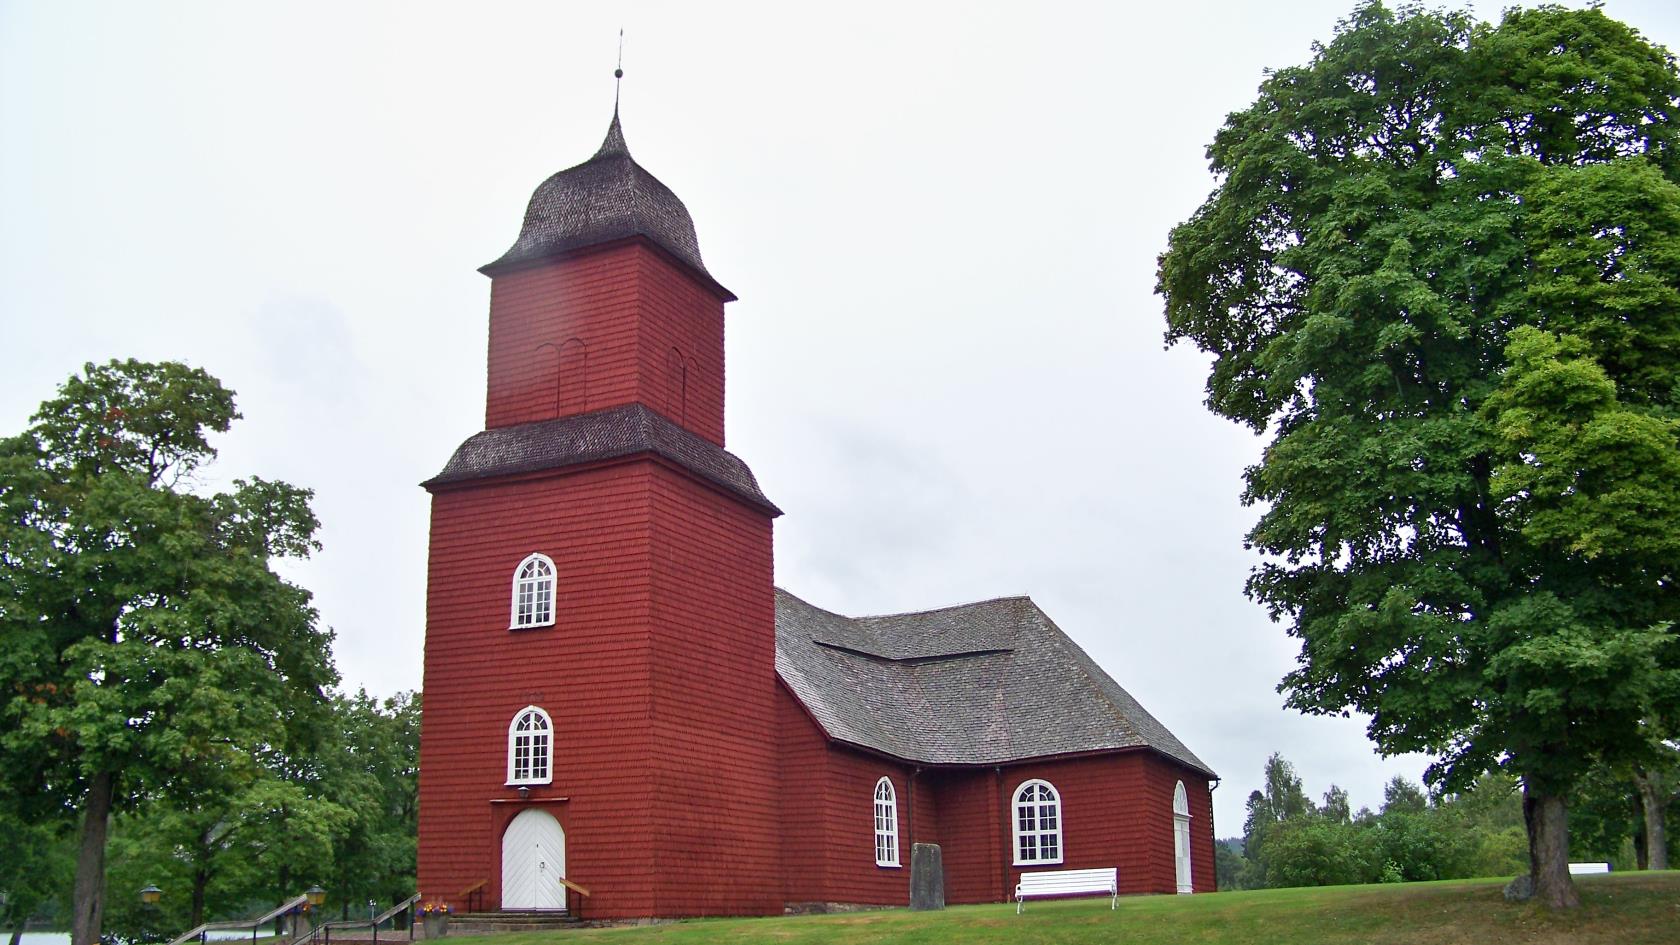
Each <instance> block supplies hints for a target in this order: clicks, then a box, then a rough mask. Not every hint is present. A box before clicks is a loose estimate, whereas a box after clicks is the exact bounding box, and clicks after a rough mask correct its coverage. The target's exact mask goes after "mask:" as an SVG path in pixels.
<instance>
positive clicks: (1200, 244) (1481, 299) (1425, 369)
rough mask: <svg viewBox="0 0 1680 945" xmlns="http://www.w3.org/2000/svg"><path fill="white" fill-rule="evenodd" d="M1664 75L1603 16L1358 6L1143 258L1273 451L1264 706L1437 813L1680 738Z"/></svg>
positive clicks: (1668, 102)
mask: <svg viewBox="0 0 1680 945" xmlns="http://www.w3.org/2000/svg"><path fill="white" fill-rule="evenodd" d="M1677 102H1680V74H1677V73H1676V70H1675V64H1674V60H1673V58H1672V57H1671V56H1670V55H1669V54H1668V53H1667V52H1666V51H1664V50H1662V49H1661V48H1659V47H1656V46H1653V45H1651V44H1650V43H1648V42H1646V41H1645V40H1644V39H1643V38H1642V37H1641V36H1639V34H1638V33H1637V32H1635V31H1634V30H1632V29H1630V28H1629V27H1627V26H1625V25H1623V24H1621V23H1618V22H1616V21H1614V20H1611V19H1610V18H1609V17H1607V16H1605V15H1604V14H1603V13H1602V11H1599V10H1597V9H1588V10H1565V9H1562V8H1558V7H1541V8H1538V9H1533V10H1512V11H1509V12H1507V13H1506V14H1505V16H1504V18H1503V19H1502V20H1501V21H1500V22H1499V23H1497V24H1483V23H1476V22H1474V21H1473V20H1472V19H1470V18H1469V17H1468V15H1465V14H1459V13H1441V12H1430V11H1425V10H1422V9H1420V8H1416V7H1403V8H1401V9H1399V10H1398V11H1396V10H1390V9H1388V8H1386V7H1384V6H1383V5H1381V4H1380V3H1376V2H1369V3H1365V4H1363V5H1361V6H1359V7H1358V8H1357V9H1356V10H1355V11H1354V13H1353V14H1352V15H1351V16H1350V17H1349V18H1348V19H1347V20H1345V21H1344V22H1342V23H1341V24H1340V25H1339V26H1338V29H1337V33H1336V36H1335V38H1334V39H1333V40H1332V41H1331V42H1329V43H1327V44H1325V45H1322V46H1315V48H1314V55H1313V58H1312V61H1311V62H1310V63H1308V64H1307V65H1305V66H1299V67H1290V68H1283V69H1279V70H1277V71H1275V72H1273V73H1272V74H1271V75H1270V76H1269V77H1268V78H1267V79H1266V80H1265V81H1264V82H1263V83H1262V85H1261V87H1260V94H1259V98H1258V100H1257V101H1256V102H1255V104H1254V105H1252V106H1251V107H1249V108H1247V109H1245V110H1243V111H1241V112H1237V113H1235V114H1232V115H1231V116H1229V118H1228V119H1227V121H1226V124H1225V126H1224V127H1223V128H1222V129H1220V131H1219V132H1218V133H1217V135H1216V136H1215V139H1214V142H1213V145H1212V146H1211V147H1210V149H1209V156H1210V159H1211V164H1212V169H1213V171H1214V172H1215V174H1216V175H1217V177H1218V185H1217V188H1216V189H1215V191H1214V192H1213V194H1212V195H1211V196H1210V197H1209V198H1208V200H1207V201H1206V202H1205V203H1204V204H1203V205H1202V206H1201V207H1200V209H1198V210H1197V211H1196V213H1195V214H1194V215H1193V216H1192V217H1191V218H1190V219H1189V220H1187V221H1186V222H1184V223H1183V224H1181V225H1179V226H1178V227H1176V228H1175V229H1174V230H1173V232H1172V235H1171V238H1170V244H1169V249H1168V251H1167V252H1166V253H1165V254H1164V255H1163V256H1162V258H1161V263H1160V276H1159V290H1160V292H1161V293H1162V294H1163V295H1164V296H1165V298H1166V304H1167V326H1168V327H1167V334H1166V337H1167V340H1168V341H1169V343H1170V342H1174V341H1179V340H1185V341H1189V342H1192V343H1194V344H1196V345H1197V346H1199V347H1200V348H1202V349H1203V350H1205V351H1208V352H1210V353H1211V354H1213V356H1214V362H1213V366H1212V370H1211V372H1210V375H1209V378H1208V388H1207V389H1208V401H1207V402H1208V405H1209V407H1210V408H1211V409H1213V410H1214V411H1216V412H1218V413H1220V414H1222V415H1224V416H1227V417H1230V418H1231V419H1233V420H1236V421H1239V422H1241V423H1244V424H1247V425H1248V426H1250V427H1251V428H1253V429H1254V430H1255V431H1256V432H1259V433H1266V434H1269V435H1270V437H1271V441H1270V444H1269V445H1268V447H1267V448H1266V450H1265V453H1264V456H1263V458H1262V460H1261V461H1260V462H1259V463H1258V464H1256V465H1255V466H1253V467H1251V468H1250V469H1249V470H1248V471H1247V473H1246V481H1247V488H1246V490H1245V493H1244V498H1245V500H1246V501H1248V502H1250V503H1253V504H1256V505H1260V506H1262V507H1263V510H1264V511H1263V512H1262V514H1261V516H1260V519H1259V521H1258V523H1257V524H1256V525H1255V527H1254V529H1253V530H1252V531H1251V532H1250V533H1249V536H1248V541H1249V543H1250V545H1251V546H1252V547H1254V548H1255V549H1257V550H1258V551H1259V552H1261V553H1262V554H1263V555H1264V561H1263V563H1262V564H1261V565H1260V566H1259V567H1258V568H1257V569H1256V570H1255V572H1254V574H1253V575H1252V577H1251V579H1250V581H1249V584H1248V591H1249V594H1250V595H1251V596H1252V597H1254V598H1255V599H1256V600H1257V601H1259V602H1261V603H1262V604H1264V605H1265V606H1266V607H1267V608H1268V609H1269V611H1270V613H1271V614H1272V616H1273V617H1274V619H1277V620H1280V621H1283V622H1285V623H1286V624H1287V626H1288V628H1289V632H1290V633H1291V634H1292V635H1294V636H1296V637H1297V638H1299V639H1300V641H1301V653H1300V657H1299V662H1298V666H1297V668H1296V669H1295V670H1294V671H1293V672H1291V673H1290V674H1289V675H1288V676H1287V677H1286V678H1285V679H1284V682H1283V685H1282V689H1283V691H1284V692H1285V693H1286V694H1287V699H1288V704H1289V705H1291V706H1293V707H1295V708H1298V709H1301V710H1304V711H1308V712H1320V713H1341V712H1345V711H1347V710H1349V709H1353V710H1358V711H1361V712H1365V713H1368V714H1369V715H1370V716H1371V722H1370V726H1369V733H1370V735H1371V737H1372V738H1373V740H1374V741H1375V742H1376V744H1377V745H1378V747H1379V748H1380V749H1381V750H1382V751H1384V752H1390V753H1398V752H1408V751H1420V752H1428V753H1431V754H1433V755H1434V756H1435V757H1436V759H1437V761H1436V763H1435V764H1434V765H1433V766H1432V768H1431V770H1430V773H1429V775H1430V777H1431V779H1433V780H1434V781H1436V782H1438V783H1439V784H1440V785H1442V786H1443V787H1445V788H1447V789H1449V790H1457V789H1461V788H1463V787H1465V786H1467V785H1469V784H1470V783H1472V782H1473V781H1474V780H1475V779H1476V778H1477V777H1478V776H1479V775H1481V774H1482V773H1483V772H1485V771H1489V770H1494V769H1508V770H1510V771H1513V772H1515V773H1517V774H1518V775H1520V776H1521V777H1522V779H1523V783H1524V785H1525V790H1526V791H1527V792H1528V796H1529V802H1530V812H1531V815H1532V816H1531V817H1530V818H1529V825H1530V828H1531V829H1530V831H1529V836H1530V845H1531V851H1532V852H1533V854H1534V861H1533V872H1534V873H1535V876H1536V880H1537V882H1538V883H1539V885H1540V888H1541V891H1542V893H1543V895H1544V896H1545V897H1546V898H1547V900H1548V901H1549V902H1552V903H1553V904H1556V905H1569V904H1572V902H1573V897H1574V893H1573V888H1572V887H1571V886H1570V885H1569V879H1568V874H1567V871H1566V869H1565V859H1566V857H1567V832H1566V827H1565V821H1564V805H1563V798H1564V797H1565V796H1566V795H1567V794H1569V792H1570V788H1571V786H1572V785H1573V784H1574V783H1575V782H1576V781H1578V780H1579V779H1580V778H1581V777H1582V776H1584V774H1585V773H1586V772H1587V771H1588V770H1589V769H1591V768H1592V767H1593V766H1595V765H1598V764H1613V763H1618V762H1620V761H1623V760H1626V759H1630V758H1634V757H1638V756H1643V755H1647V754H1648V753H1649V752H1650V749H1651V740H1650V738H1649V737H1648V726H1649V725H1650V724H1651V722H1652V720H1659V719H1672V718H1674V713H1675V712H1676V711H1677V709H1680V702H1677V700H1680V639H1677V635H1676V631H1675V629H1674V624H1675V621H1676V619H1677V618H1680V589H1677V588H1676V583H1675V580H1676V575H1675V571H1674V568H1675V562H1677V561H1680V475H1677V472H1680V425H1677V417H1680V186H1677V184H1676V181H1677V180H1680V148H1677V140H1676V135H1677V133H1680V123H1677V122H1676V120H1675V117H1674V116H1675V109H1676V105H1677Z"/></svg>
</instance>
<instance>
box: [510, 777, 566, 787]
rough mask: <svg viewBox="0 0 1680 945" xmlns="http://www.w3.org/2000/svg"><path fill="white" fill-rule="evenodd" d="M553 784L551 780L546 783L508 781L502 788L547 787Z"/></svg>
mask: <svg viewBox="0 0 1680 945" xmlns="http://www.w3.org/2000/svg"><path fill="white" fill-rule="evenodd" d="M553 783H554V779H553V778H549V779H548V780H547V781H508V782H506V783H504V784H503V785H502V787H548V786H549V785H550V784H553Z"/></svg>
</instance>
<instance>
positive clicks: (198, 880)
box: [187, 864, 210, 929]
mask: <svg viewBox="0 0 1680 945" xmlns="http://www.w3.org/2000/svg"><path fill="white" fill-rule="evenodd" d="M209 885H210V871H209V870H207V869H205V868H204V866H203V865H202V864H200V865H199V867H198V868H197V869H195V870H193V888H192V921H191V922H188V923H187V926H188V928H194V929H196V928H198V927H199V926H201V925H203V924H204V890H205V889H206V888H208V887H209Z"/></svg>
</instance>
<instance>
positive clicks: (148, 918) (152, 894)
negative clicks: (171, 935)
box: [140, 883, 163, 934]
mask: <svg viewBox="0 0 1680 945" xmlns="http://www.w3.org/2000/svg"><path fill="white" fill-rule="evenodd" d="M162 898H163V890H161V889H159V888H158V887H157V884H156V883H147V884H146V885H145V887H143V888H142V889H141V890H140V907H141V908H140V928H141V930H142V931H143V932H146V933H147V934H150V933H151V932H152V931H154V930H153V928H152V923H153V922H155V921H157V911H158V909H157V904H158V900H159V899H162Z"/></svg>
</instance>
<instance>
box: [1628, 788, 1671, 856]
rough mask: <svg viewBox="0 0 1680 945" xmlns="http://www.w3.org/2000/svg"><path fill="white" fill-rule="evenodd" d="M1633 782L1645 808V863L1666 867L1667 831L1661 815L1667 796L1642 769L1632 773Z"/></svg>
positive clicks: (1640, 802) (1640, 804)
mask: <svg viewBox="0 0 1680 945" xmlns="http://www.w3.org/2000/svg"><path fill="white" fill-rule="evenodd" d="M1633 784H1634V786H1635V787H1637V788H1638V789H1639V806H1640V807H1642V808H1644V809H1645V851H1646V853H1645V863H1646V867H1647V868H1649V869H1654V870H1666V869H1668V833H1667V828H1666V827H1665V826H1664V823H1663V817H1664V816H1665V815H1666V814H1667V813H1668V797H1667V795H1666V794H1665V793H1664V792H1663V791H1662V790H1661V786H1660V785H1659V784H1658V783H1657V779H1656V778H1654V777H1652V776H1651V775H1649V774H1646V773H1645V772H1643V771H1635V772H1634V773H1633Z"/></svg>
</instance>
